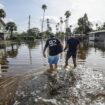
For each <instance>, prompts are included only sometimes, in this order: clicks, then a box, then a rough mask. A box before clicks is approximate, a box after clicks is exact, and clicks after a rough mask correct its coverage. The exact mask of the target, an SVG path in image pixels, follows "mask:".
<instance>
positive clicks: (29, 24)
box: [28, 15, 31, 30]
mask: <svg viewBox="0 0 105 105" xmlns="http://www.w3.org/2000/svg"><path fill="white" fill-rule="evenodd" d="M30 19H31V15H29V20H28V30H29V29H30Z"/></svg>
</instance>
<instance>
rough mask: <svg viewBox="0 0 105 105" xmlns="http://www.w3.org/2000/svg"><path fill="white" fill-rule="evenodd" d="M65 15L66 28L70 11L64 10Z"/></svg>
mask: <svg viewBox="0 0 105 105" xmlns="http://www.w3.org/2000/svg"><path fill="white" fill-rule="evenodd" d="M65 16H66V20H67V21H66V28H68V24H69V17H70V16H71V12H70V11H66V12H65Z"/></svg>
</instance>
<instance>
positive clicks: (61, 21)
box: [60, 17, 63, 33]
mask: <svg viewBox="0 0 105 105" xmlns="http://www.w3.org/2000/svg"><path fill="white" fill-rule="evenodd" d="M60 23H61V33H62V25H63V20H62V17H60Z"/></svg>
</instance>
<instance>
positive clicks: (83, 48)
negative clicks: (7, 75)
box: [0, 40, 105, 72]
mask: <svg viewBox="0 0 105 105" xmlns="http://www.w3.org/2000/svg"><path fill="white" fill-rule="evenodd" d="M62 42H63V41H62ZM44 44H45V41H43V42H42V41H40V40H36V41H32V42H28V41H27V42H21V43H20V42H5V43H1V44H0V64H1V65H6V67H7V68H8V69H13V70H16V69H17V70H18V71H19V70H21V71H22V70H23V71H24V70H26V71H27V70H30V69H37V68H39V67H43V66H47V65H48V62H47V59H45V58H43V55H42V52H43V46H44ZM104 58H105V41H103V42H94V41H87V40H85V41H83V42H81V43H80V48H79V52H78V55H77V63H79V64H83V65H89V66H93V65H94V66H97V67H102V68H104V67H103V65H104V62H105V59H104ZM64 61H65V53H62V54H61V55H60V62H59V65H60V66H63V63H64ZM70 61H72V60H71V59H70ZM22 65H23V66H22ZM13 66H14V67H13ZM11 71H12V70H11ZM12 72H13V71H12ZM19 72H20V71H19Z"/></svg>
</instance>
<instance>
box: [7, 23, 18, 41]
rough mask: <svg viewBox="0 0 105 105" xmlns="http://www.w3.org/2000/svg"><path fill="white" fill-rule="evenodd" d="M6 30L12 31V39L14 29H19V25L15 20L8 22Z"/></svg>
mask: <svg viewBox="0 0 105 105" xmlns="http://www.w3.org/2000/svg"><path fill="white" fill-rule="evenodd" d="M6 30H7V31H9V32H10V33H11V35H10V39H12V38H13V31H16V30H17V26H16V24H15V23H14V22H8V23H7V24H6Z"/></svg>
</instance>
